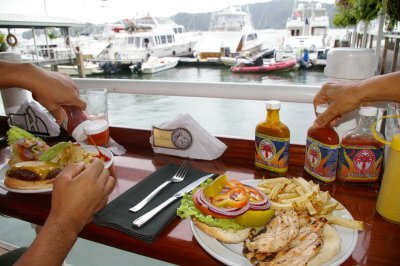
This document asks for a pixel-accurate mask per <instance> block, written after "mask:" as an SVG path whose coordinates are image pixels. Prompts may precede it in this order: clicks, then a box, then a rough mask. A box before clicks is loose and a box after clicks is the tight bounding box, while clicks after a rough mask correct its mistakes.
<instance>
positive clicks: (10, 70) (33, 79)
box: [0, 60, 86, 123]
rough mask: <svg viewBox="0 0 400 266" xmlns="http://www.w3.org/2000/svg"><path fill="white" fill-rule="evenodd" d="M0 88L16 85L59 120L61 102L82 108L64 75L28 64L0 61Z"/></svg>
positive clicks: (75, 92) (60, 120)
mask: <svg viewBox="0 0 400 266" xmlns="http://www.w3.org/2000/svg"><path fill="white" fill-rule="evenodd" d="M0 77H1V79H0V88H9V87H20V88H24V89H26V90H29V91H31V92H32V94H33V96H34V98H35V99H36V100H37V101H38V102H40V103H41V104H42V105H43V106H44V107H45V108H46V109H47V110H49V111H50V112H51V113H52V114H53V116H54V117H55V118H56V121H57V122H58V123H61V122H62V121H63V118H64V113H63V111H62V109H61V105H76V106H78V107H80V108H81V109H83V110H84V109H85V108H86V103H85V102H84V101H82V100H81V99H80V98H79V90H78V88H77V87H76V85H75V84H74V82H73V81H72V80H71V79H70V78H69V77H68V76H66V75H63V74H60V73H57V72H51V71H46V70H44V69H42V68H40V67H37V66H35V65H33V64H30V63H11V62H6V61H1V60H0Z"/></svg>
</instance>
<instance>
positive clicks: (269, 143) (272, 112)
mask: <svg viewBox="0 0 400 266" xmlns="http://www.w3.org/2000/svg"><path fill="white" fill-rule="evenodd" d="M266 109H267V118H266V120H265V121H262V122H260V123H259V124H257V126H256V130H255V148H256V151H255V165H256V166H257V167H260V168H263V169H267V170H269V171H271V172H275V173H286V172H287V171H288V158H289V141H290V131H289V128H288V127H287V126H286V125H285V124H283V123H282V122H281V121H280V119H279V110H280V109H281V102H280V101H267V103H266Z"/></svg>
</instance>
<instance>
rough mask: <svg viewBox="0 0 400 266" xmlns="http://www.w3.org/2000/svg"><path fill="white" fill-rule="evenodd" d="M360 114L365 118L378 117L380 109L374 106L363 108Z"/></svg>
mask: <svg viewBox="0 0 400 266" xmlns="http://www.w3.org/2000/svg"><path fill="white" fill-rule="evenodd" d="M358 113H359V114H360V115H363V116H376V115H377V114H378V108H376V107H372V106H361V107H360V111H359V112H358Z"/></svg>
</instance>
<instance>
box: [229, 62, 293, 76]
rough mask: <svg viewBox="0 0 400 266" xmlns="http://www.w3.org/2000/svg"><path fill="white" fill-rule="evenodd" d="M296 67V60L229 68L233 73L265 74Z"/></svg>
mask: <svg viewBox="0 0 400 266" xmlns="http://www.w3.org/2000/svg"><path fill="white" fill-rule="evenodd" d="M296 66H297V60H296V59H290V60H286V61H281V62H274V61H272V62H270V63H268V64H262V65H237V66H233V67H232V68H231V71H232V72H234V73H267V72H273V71H286V70H290V69H293V68H294V67H296Z"/></svg>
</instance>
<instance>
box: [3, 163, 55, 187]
mask: <svg viewBox="0 0 400 266" xmlns="http://www.w3.org/2000/svg"><path fill="white" fill-rule="evenodd" d="M61 170H62V169H61V167H60V166H59V165H58V164H55V163H52V162H42V161H25V162H18V163H15V164H13V165H11V166H10V168H9V169H8V170H7V172H6V176H5V180H4V184H5V185H6V186H7V187H9V188H14V189H26V190H28V189H29V190H33V189H44V188H49V187H52V186H53V184H52V183H53V179H54V178H55V177H56V176H57V175H58V174H59V173H60V172H61Z"/></svg>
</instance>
